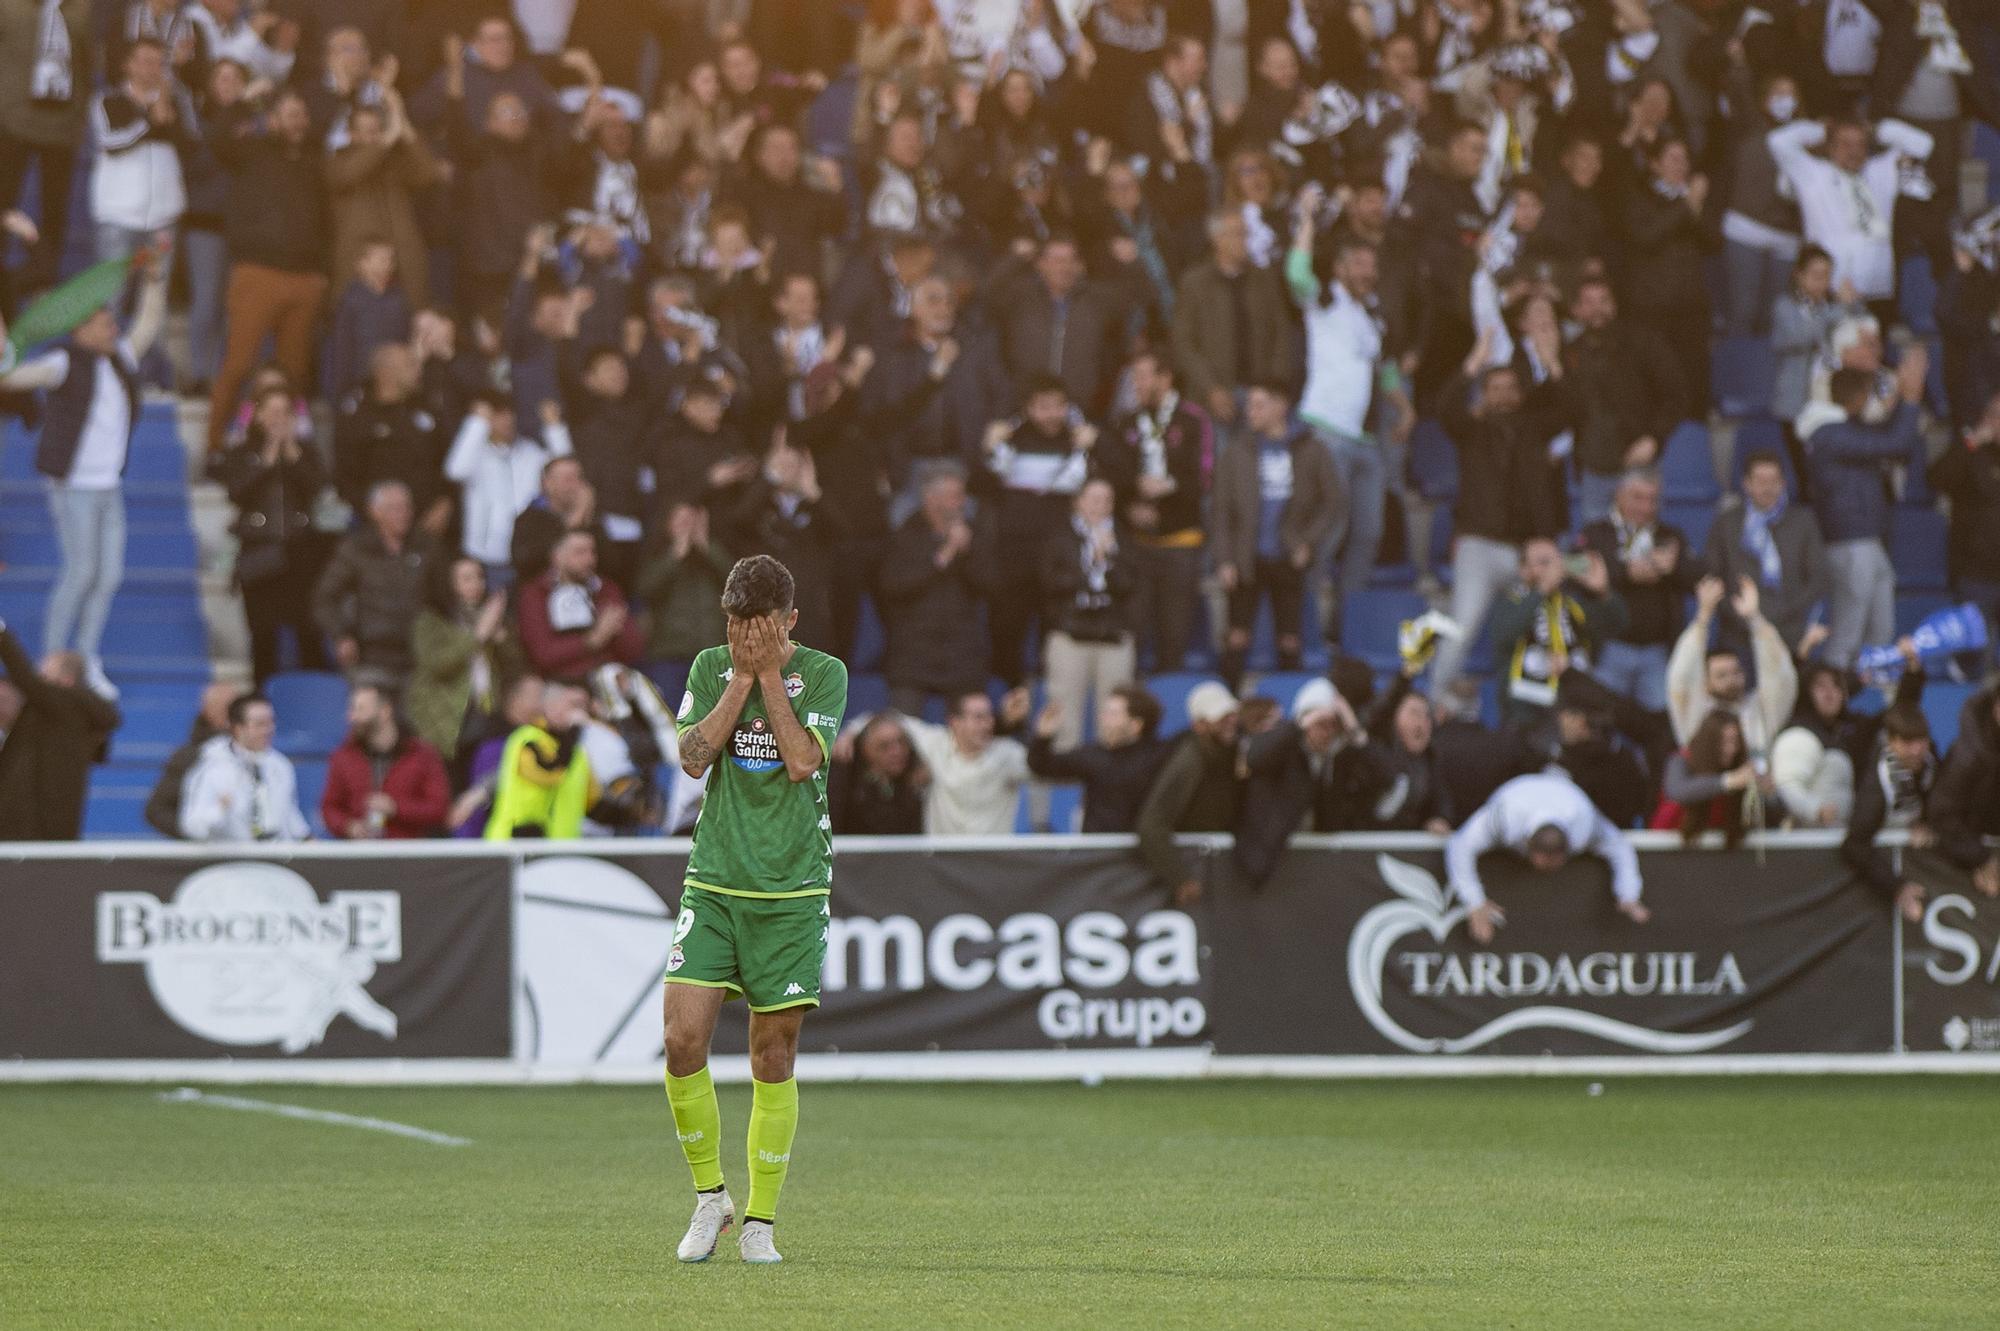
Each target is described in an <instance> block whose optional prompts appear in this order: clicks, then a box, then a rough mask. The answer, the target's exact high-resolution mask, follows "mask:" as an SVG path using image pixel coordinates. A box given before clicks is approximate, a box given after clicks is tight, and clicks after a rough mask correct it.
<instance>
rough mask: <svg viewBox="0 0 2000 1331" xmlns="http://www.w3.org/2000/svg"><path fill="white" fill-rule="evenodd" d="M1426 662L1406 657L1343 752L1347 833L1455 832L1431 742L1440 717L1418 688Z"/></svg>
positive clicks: (1341, 817)
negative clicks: (1416, 681) (1357, 740)
mask: <svg viewBox="0 0 2000 1331" xmlns="http://www.w3.org/2000/svg"><path fill="white" fill-rule="evenodd" d="M1423 664H1424V663H1423V661H1422V660H1421V659H1420V658H1414V657H1405V659H1404V662H1403V668H1402V670H1401V671H1399V672H1398V673H1397V675H1396V678H1395V682H1394V683H1393V684H1391V685H1390V686H1389V687H1388V688H1387V689H1385V690H1383V691H1382V693H1381V695H1380V696H1378V697H1377V698H1376V699H1375V700H1374V701H1373V702H1371V703H1369V704H1368V711H1367V714H1366V715H1365V716H1363V717H1362V718H1361V727H1362V733H1361V736H1360V739H1361V741H1362V742H1361V743H1358V744H1353V745H1349V746H1348V747H1347V748H1345V749H1343V750H1342V751H1341V754H1340V762H1339V766H1340V769H1341V770H1340V774H1339V785H1340V794H1341V800H1342V804H1343V806H1344V807H1343V809H1342V811H1341V812H1340V813H1339V814H1338V815H1337V816H1336V822H1337V825H1338V826H1339V827H1340V828H1341V829H1343V830H1355V829H1359V830H1363V831H1371V832H1418V831H1424V832H1432V833H1436V834H1438V835H1444V834H1445V833H1447V832H1449V831H1450V830H1451V825H1452V823H1453V821H1454V819H1453V816H1452V815H1453V812H1454V808H1455V806H1454V804H1453V802H1452V792H1451V788H1450V786H1449V785H1448V784H1447V782H1446V780H1445V772H1444V767H1445V764H1444V762H1443V760H1442V759H1441V758H1440V757H1439V754H1438V750H1437V747H1436V746H1435V745H1434V744H1433V743H1432V740H1433V739H1434V738H1435V736H1436V733H1437V723H1436V718H1435V717H1434V716H1433V715H1432V709H1431V703H1430V700H1429V699H1427V698H1425V697H1424V695H1423V694H1421V693H1418V692H1417V691H1416V689H1415V687H1414V679H1415V676H1416V675H1417V673H1418V672H1420V671H1421V670H1422V668H1423ZM1496 784H1497V783H1496Z"/></svg>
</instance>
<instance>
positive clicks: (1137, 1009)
mask: <svg viewBox="0 0 2000 1331" xmlns="http://www.w3.org/2000/svg"><path fill="white" fill-rule="evenodd" d="M685 868H686V858H685V857H684V856H683V855H680V854H675V853H671V852H668V853H654V852H643V853H631V852H626V853H614V854H612V855H610V856H609V857H607V858H597V857H590V858H585V857H581V856H574V855H563V854H551V855H547V856H534V857H531V858H529V859H528V860H527V861H526V863H525V865H524V867H523V871H522V875H521V927H522V949H521V951H522V966H521V969H522V984H521V992H520V1002H519V1005H518V1009H517V1012H518V1016H519V1018H520V1020H521V1021H522V1023H523V1031H524V1039H523V1049H524V1051H525V1053H526V1055H527V1056H528V1057H529V1058H531V1059H534V1060H536V1061H539V1062H543V1063H549V1064H555V1065H563V1066H578V1065H588V1064H596V1063H606V1062H609V1063H619V1062H643V1061H651V1060H654V1059H657V1058H658V1057H659V1054H660V1040H661V1030H662V1018H661V1005H660V982H661V977H662V976H663V975H664V973H665V970H666V965H667V960H668V957H669V955H670V954H671V953H672V950H673V945H674V942H675V941H676V940H675V929H676V924H677V920H676V917H677V914H678V905H679V902H680V897H681V875H682V873H683V872H684V870H685ZM831 905H832V912H833V913H832V917H831V918H830V919H829V921H828V922H827V958H826V969H825V971H824V974H823V976H822V983H821V999H822V1006H821V1008H820V1009H819V1010H818V1011H817V1012H815V1013H814V1014H813V1015H812V1017H811V1018H810V1019H809V1020H808V1021H807V1022H806V1025H805V1032H804V1036H803V1038H802V1040H801V1043H800V1049H801V1050H802V1051H804V1052H807V1053H823V1052H833V1051H849V1052H854V1051H885V1050H895V1051H900V1050H926V1049H952V1050H1036V1049H1054V1048H1119V1047H1123V1048H1154V1047H1160V1046H1168V1045H1188V1044H1200V1043H1203V1042H1204V1041H1205V1039H1206V1033H1207V1026H1208V1015H1207V1006H1206V1001H1205V980H1204V969H1205V965H1206V962H1205V960H1204V948H1203V944H1202V939H1201V937H1200V930H1199V927H1198V925H1197V924H1196V921H1195V919H1194V918H1193V917H1191V916H1189V915H1188V914H1186V913H1184V912H1181V911H1178V910H1174V909H1172V908H1171V906H1170V904H1169V902H1168V900H1167V894H1166V893H1165V892H1164V891H1163V890H1161V889H1159V888H1157V887H1155V886H1153V885H1152V883H1151V882H1150V880H1149V878H1148V875H1147V874H1146V872H1145V870H1144V868H1143V867H1142V866H1141V865H1140V864H1139V862H1138V861H1137V860H1136V859H1135V858H1134V857H1133V855H1132V853H1131V851H1130V850H1129V849H1127V848H1124V847H1078V846H1072V847H1061V848H1047V849H1039V848H1037V849H1028V848H1026V847H1024V848H1023V849H1022V850H1018V851H1015V850H1006V851H1000V850H972V849H966V850H956V849H951V850H936V849H932V848H928V847H925V846H923V845H921V844H920V843H916V842H912V843H910V849H908V850H870V849H843V850H841V851H840V852H839V858H838V860H837V862H836V867H835V870H834V891H833V897H832V902H831ZM742 1012H743V1009H742V1008H741V1006H737V1005H732V1006H730V1007H727V1008H725V1009H724V1010H723V1019H722V1021H721V1023H720V1024H719V1026H718V1027H717V1030H716V1038H715V1047H716V1049H717V1050H718V1051H720V1052H724V1053H740V1052H742V1050H743V1048H744V1044H745V1034H746V1032H745V1023H744V1021H743V1019H742V1015H741V1014H742Z"/></svg>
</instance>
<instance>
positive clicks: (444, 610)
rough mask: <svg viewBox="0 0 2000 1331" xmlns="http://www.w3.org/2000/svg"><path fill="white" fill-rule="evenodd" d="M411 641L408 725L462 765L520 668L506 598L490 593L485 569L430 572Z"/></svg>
mask: <svg viewBox="0 0 2000 1331" xmlns="http://www.w3.org/2000/svg"><path fill="white" fill-rule="evenodd" d="M427 591H428V597H427V603H426V604H425V606H424V608H423V609H422V610H420V611H419V612H418V613H417V618H416V623H415V625H414V627H413V628H412V629H411V633H410V654H411V657H412V661H413V664H412V669H411V671H410V686H409V691H408V693H407V694H406V695H405V697H406V706H407V707H408V709H409V715H410V725H411V728H412V729H413V730H415V731H416V733H417V735H418V736H419V737H420V738H422V739H423V740H424V741H425V742H426V743H427V744H429V745H430V746H431V747H432V748H434V749H436V750H437V751H438V753H439V755H440V756H441V757H442V758H444V760H445V761H446V762H452V763H459V762H461V760H462V759H463V758H465V757H469V756H470V749H471V747H472V746H473V745H475V744H476V743H477V742H478V741H479V740H480V739H481V738H483V737H485V736H486V735H487V733H488V732H489V731H491V730H492V729H493V727H494V722H495V720H496V718H497V717H498V715H499V712H500V707H501V704H502V701H503V697H502V695H503V691H504V690H505V689H506V688H508V687H509V685H510V684H511V682H512V681H513V679H514V678H515V677H516V676H518V675H519V674H520V673H521V671H522V668H523V665H524V660H523V657H522V655H521V644H520V641H519V638H518V637H517V635H516V634H515V632H514V628H513V625H512V624H511V623H510V622H509V621H508V618H507V594H506V593H505V592H499V591H491V590H489V589H488V588H487V586H486V569H485V566H484V565H482V564H481V563H480V562H479V561H478V560H476V559H473V558H471V557H470V556H467V555H461V556H459V557H458V558H456V559H454V560H452V561H451V562H450V563H449V564H448V565H444V566H442V567H440V568H437V569H434V570H433V577H432V580H431V585H430V587H429V588H428V589H427Z"/></svg>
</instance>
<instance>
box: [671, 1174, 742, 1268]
mask: <svg viewBox="0 0 2000 1331" xmlns="http://www.w3.org/2000/svg"><path fill="white" fill-rule="evenodd" d="M735 1219H736V1205H735V1203H733V1202H731V1201H730V1200H729V1190H728V1189H727V1188H725V1189H723V1190H722V1191H721V1192H704V1193H702V1194H701V1198H700V1200H699V1201H697V1202H696V1203H695V1207H694V1219H692V1220H690V1221H688V1232H687V1233H686V1234H684V1235H682V1236H681V1246H680V1247H679V1249H677V1250H676V1251H675V1253H674V1256H676V1257H678V1258H680V1259H681V1260H682V1261H684V1262H705V1261H707V1260H708V1259H709V1258H711V1257H713V1256H715V1244H716V1240H718V1239H720V1238H721V1237H722V1236H723V1234H724V1233H725V1232H727V1231H728V1229H729V1226H730V1225H731V1224H732V1223H734V1221H735Z"/></svg>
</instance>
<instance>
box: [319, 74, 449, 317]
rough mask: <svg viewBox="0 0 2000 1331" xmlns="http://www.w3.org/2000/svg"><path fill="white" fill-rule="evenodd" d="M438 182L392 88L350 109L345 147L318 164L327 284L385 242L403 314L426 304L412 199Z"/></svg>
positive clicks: (425, 269) (424, 263)
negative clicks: (328, 248)
mask: <svg viewBox="0 0 2000 1331" xmlns="http://www.w3.org/2000/svg"><path fill="white" fill-rule="evenodd" d="M443 176H444V167H443V166H442V165H441V164H440V163H439V162H438V160H437V159H436V158H435V157H433V156H431V151H430V149H428V148H426V147H425V146H424V143H423V140H422V139H420V138H419V137H417V135H416V133H415V132H414V131H413V130H411V128H410V122H409V118H408V117H407V116H406V115H404V113H403V101H402V98H401V97H400V96H398V95H397V93H396V92H395V90H394V89H385V90H384V91H383V95H382V104H381V105H380V106H358V107H356V108H355V109H354V113H353V115H352V116H351V117H349V120H348V141H347V143H346V144H345V145H344V146H342V147H340V148H336V149H335V150H334V151H333V152H331V153H329V154H328V155H327V159H326V186H327V194H328V196H329V198H330V199H331V201H332V206H333V266H332V274H333V280H334V282H335V283H336V284H339V283H343V282H345V281H347V279H348V277H349V276H350V275H351V274H352V273H353V272H354V264H355V261H356V260H357V259H359V258H360V257H361V251H362V248H363V247H364V246H366V245H367V244H368V243H369V242H370V241H376V240H381V241H387V242H388V243H389V244H390V245H391V246H392V247H394V249H395V251H396V275H397V278H398V280H399V281H400V282H401V283H402V286H403V294H404V295H405V296H407V297H408V298H409V301H410V308H411V309H413V310H420V309H422V308H424V306H425V305H427V304H428V303H429V302H430V255H429V251H428V249H427V248H426V247H425V245H424V237H423V231H422V230H421V228H419V226H418V225H417V210H416V205H415V203H414V201H413V200H414V196H415V195H416V193H417V191H419V190H423V189H428V188H429V187H430V186H432V185H434V184H436V183H437V182H438V181H439V180H440V179H442V178H443Z"/></svg>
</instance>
